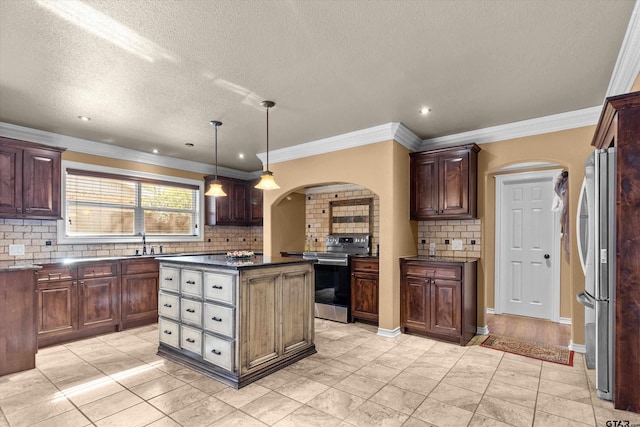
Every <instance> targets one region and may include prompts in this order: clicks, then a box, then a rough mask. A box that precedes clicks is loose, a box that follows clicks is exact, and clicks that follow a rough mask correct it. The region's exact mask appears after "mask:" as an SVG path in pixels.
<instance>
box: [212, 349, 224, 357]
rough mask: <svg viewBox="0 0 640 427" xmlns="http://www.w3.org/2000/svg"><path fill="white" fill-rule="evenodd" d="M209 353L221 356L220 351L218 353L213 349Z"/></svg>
mask: <svg viewBox="0 0 640 427" xmlns="http://www.w3.org/2000/svg"><path fill="white" fill-rule="evenodd" d="M211 353H213V354H215V355H216V356H220V355H221V354H222V352H221V351H218V350H216V349H215V348H214V349H213V350H211Z"/></svg>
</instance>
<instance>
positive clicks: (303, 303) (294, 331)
mask: <svg viewBox="0 0 640 427" xmlns="http://www.w3.org/2000/svg"><path fill="white" fill-rule="evenodd" d="M311 279H312V275H311V274H310V271H307V270H305V271H300V272H295V273H287V274H285V275H284V277H283V280H282V281H281V283H282V286H281V288H280V289H279V293H280V298H281V300H282V302H281V310H282V350H283V352H284V354H287V353H289V352H292V351H295V350H297V349H298V348H299V347H306V346H307V345H309V344H311V342H312V341H313V337H312V336H311V331H312V330H313V329H312V328H311V327H310V322H313V316H312V314H311V309H312V307H311V304H308V301H311V300H312V298H313V297H312V296H311V295H310V292H311V289H312V288H313V286H312V284H311V283H312V280H311Z"/></svg>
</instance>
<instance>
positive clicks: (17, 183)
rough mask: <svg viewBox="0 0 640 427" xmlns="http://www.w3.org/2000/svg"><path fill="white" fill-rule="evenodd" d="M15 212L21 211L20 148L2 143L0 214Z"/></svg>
mask: <svg viewBox="0 0 640 427" xmlns="http://www.w3.org/2000/svg"><path fill="white" fill-rule="evenodd" d="M1 139H2V138H0V140H1ZM16 213H22V149H20V148H17V147H12V146H5V145H2V146H0V214H16ZM2 216H7V215H2Z"/></svg>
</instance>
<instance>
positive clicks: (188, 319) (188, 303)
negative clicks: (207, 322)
mask: <svg viewBox="0 0 640 427" xmlns="http://www.w3.org/2000/svg"><path fill="white" fill-rule="evenodd" d="M180 316H181V317H180V320H182V322H184V323H190V324H192V325H194V326H199V327H202V303H201V302H200V301H194V300H191V299H187V298H180Z"/></svg>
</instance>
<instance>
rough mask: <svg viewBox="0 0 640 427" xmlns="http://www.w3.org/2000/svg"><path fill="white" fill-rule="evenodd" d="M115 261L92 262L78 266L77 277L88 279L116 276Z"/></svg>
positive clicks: (116, 264) (116, 267)
mask: <svg viewBox="0 0 640 427" xmlns="http://www.w3.org/2000/svg"><path fill="white" fill-rule="evenodd" d="M117 275H118V263H117V262H100V263H98V262H92V263H90V264H84V265H79V266H78V279H90V278H93V277H104V276H117Z"/></svg>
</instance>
